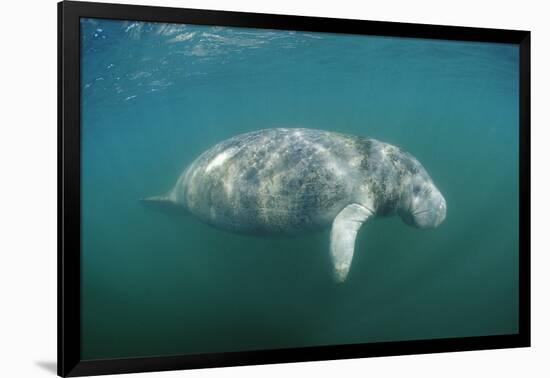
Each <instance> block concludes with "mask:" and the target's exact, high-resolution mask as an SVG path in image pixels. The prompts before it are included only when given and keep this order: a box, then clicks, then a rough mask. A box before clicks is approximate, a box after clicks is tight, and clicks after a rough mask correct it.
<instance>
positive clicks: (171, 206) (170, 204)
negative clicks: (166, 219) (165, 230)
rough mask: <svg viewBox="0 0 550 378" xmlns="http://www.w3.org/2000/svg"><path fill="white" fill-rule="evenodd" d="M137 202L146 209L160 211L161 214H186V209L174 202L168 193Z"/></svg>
mask: <svg viewBox="0 0 550 378" xmlns="http://www.w3.org/2000/svg"><path fill="white" fill-rule="evenodd" d="M139 202H141V203H142V204H143V205H145V206H147V207H148V208H151V209H155V210H161V211H163V212H170V213H174V214H176V213H177V214H186V213H187V209H186V208H185V206H183V205H180V204H179V203H177V202H175V201H174V200H173V199H172V197H171V196H170V193H166V194H161V195H158V196H151V197H146V198H142V199H140V200H139Z"/></svg>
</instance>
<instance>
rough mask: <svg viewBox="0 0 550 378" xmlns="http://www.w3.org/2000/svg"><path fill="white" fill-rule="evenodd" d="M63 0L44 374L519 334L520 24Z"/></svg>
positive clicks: (526, 294) (523, 148)
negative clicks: (51, 293)
mask: <svg viewBox="0 0 550 378" xmlns="http://www.w3.org/2000/svg"><path fill="white" fill-rule="evenodd" d="M58 11H59V13H58V17H59V48H58V51H59V65H58V66H59V72H58V77H59V89H58V93H59V102H58V103H59V217H58V218H59V297H58V303H59V324H58V334H59V340H58V341H59V342H58V353H59V355H58V359H59V363H58V373H59V375H61V376H82V375H96V374H108V373H128V372H142V371H160V370H173V369H193V368H201V367H217V366H233V365H244V364H266V363H277V362H292V361H313V360H325V359H343V358H358V357H369V356H387V355H399V354H414V353H433V352H447V351H460V350H474V349H491V348H511V347H525V346H529V343H530V319H529V318H530V288H529V282H530V281H529V280H530V278H529V275H530V273H529V272H530V270H529V264H530V250H529V230H530V224H529V207H530V202H529V201H530V199H529V191H530V187H529V185H530V184H529V180H530V173H529V172H530V162H529V138H530V136H529V123H530V115H529V112H530V97H529V93H530V87H529V86H530V82H529V80H530V74H529V64H530V63H529V57H530V52H529V49H530V47H529V46H530V45H529V38H530V37H529V32H527V31H513V30H496V29H482V28H464V27H455V26H453V27H451V26H435V25H418V24H403V23H392V22H373V21H359V20H342V19H331V18H314V17H301V16H282V15H267V14H252V13H237V12H225V11H223V12H221V11H210V10H209V11H206V10H194V9H174V8H163V7H146V6H130V5H114V4H100V3H84V2H65V1H64V2H61V3H59V4H58Z"/></svg>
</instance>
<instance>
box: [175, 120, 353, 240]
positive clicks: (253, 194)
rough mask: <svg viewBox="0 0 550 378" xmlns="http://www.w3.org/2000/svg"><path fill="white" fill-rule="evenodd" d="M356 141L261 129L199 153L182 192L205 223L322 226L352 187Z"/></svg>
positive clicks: (266, 229) (269, 229) (262, 229)
mask: <svg viewBox="0 0 550 378" xmlns="http://www.w3.org/2000/svg"><path fill="white" fill-rule="evenodd" d="M355 155H356V153H355V150H354V146H353V143H350V140H349V139H347V138H346V137H345V136H341V135H340V134H335V133H329V132H325V131H318V130H311V129H266V130H259V131H254V132H251V133H247V134H243V135H239V136H236V137H234V138H231V139H228V140H226V141H224V142H221V143H219V144H218V145H216V146H214V147H212V148H211V149H209V150H208V151H206V152H205V153H203V154H202V155H201V156H199V158H197V160H195V162H194V163H193V164H192V165H191V166H190V167H189V168H188V170H187V171H186V173H185V174H184V176H183V177H182V179H181V185H179V186H180V193H179V194H180V195H181V196H183V198H182V200H184V201H185V203H186V206H187V207H188V209H189V210H190V211H191V212H192V213H194V214H195V215H196V216H198V217H199V218H201V219H202V220H203V221H205V222H207V223H209V224H212V225H214V226H216V227H220V228H224V229H228V230H231V231H237V232H244V233H253V234H278V233H282V234H292V233H297V232H301V231H304V230H307V229H316V228H321V227H324V226H327V225H329V224H330V222H332V219H333V218H334V216H335V215H336V214H337V213H338V211H339V210H340V209H342V207H343V206H345V205H346V204H347V201H349V196H350V193H351V192H352V190H353V186H354V185H353V175H354V172H350V164H349V163H350V159H353V158H356V156H355Z"/></svg>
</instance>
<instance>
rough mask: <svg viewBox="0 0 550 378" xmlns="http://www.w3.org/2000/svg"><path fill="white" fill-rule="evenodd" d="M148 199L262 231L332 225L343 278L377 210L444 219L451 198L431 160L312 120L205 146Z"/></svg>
mask: <svg viewBox="0 0 550 378" xmlns="http://www.w3.org/2000/svg"><path fill="white" fill-rule="evenodd" d="M145 201H148V202H158V203H163V204H165V205H166V204H170V205H174V206H177V207H180V208H181V210H182V211H189V212H190V213H192V214H194V215H195V216H197V217H198V218H199V219H200V220H202V221H203V222H205V223H208V224H210V225H212V226H214V227H217V228H220V229H224V230H228V231H232V232H238V233H246V234H253V235H294V234H301V233H304V232H307V231H313V230H319V229H324V228H328V227H329V226H331V224H332V231H331V256H332V260H333V264H334V273H335V279H336V280H337V281H340V282H341V281H344V280H345V279H346V276H347V274H348V270H349V268H350V265H351V259H352V257H353V251H354V243H355V236H356V233H357V230H358V229H359V227H360V226H361V224H362V223H363V222H365V221H366V220H367V219H368V218H370V217H373V216H388V215H393V214H398V215H400V216H401V218H402V219H403V221H404V222H405V223H407V224H409V225H412V226H415V227H418V228H433V227H437V226H438V225H439V224H440V223H441V222H442V221H443V220H444V219H445V215H446V202H445V199H444V198H443V196H442V195H441V193H440V192H439V190H438V189H437V188H436V187H435V185H434V183H433V182H432V180H431V178H430V176H429V175H428V173H427V172H426V170H425V169H424V168H423V167H422V165H421V164H420V163H419V162H418V161H417V160H416V159H415V158H414V157H413V156H412V155H410V154H409V153H407V152H405V151H403V150H401V149H399V148H398V147H395V146H392V145H390V144H386V143H382V142H379V141H377V140H375V139H368V138H363V137H358V136H353V135H345V134H340V133H334V132H328V131H321V130H312V129H265V130H258V131H253V132H250V133H246V134H242V135H238V136H235V137H233V138H230V139H228V140H225V141H223V142H221V143H219V144H217V145H215V146H214V147H212V148H210V149H209V150H207V151H206V152H204V153H203V154H202V155H200V156H199V157H198V158H197V159H196V160H195V161H194V162H193V163H192V164H191V165H190V166H189V167H188V168H187V169H186V170H185V171H184V173H183V174H182V175H181V177H180V178H179V179H178V181H177V183H176V185H175V186H174V188H173V189H172V190H170V191H169V192H168V193H167V194H165V195H161V196H156V197H150V198H148V199H146V200H145Z"/></svg>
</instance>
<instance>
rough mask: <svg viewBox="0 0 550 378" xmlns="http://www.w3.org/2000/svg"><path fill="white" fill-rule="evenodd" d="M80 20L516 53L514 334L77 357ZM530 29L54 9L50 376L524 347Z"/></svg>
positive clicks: (74, 5) (81, 6)
mask: <svg viewBox="0 0 550 378" xmlns="http://www.w3.org/2000/svg"><path fill="white" fill-rule="evenodd" d="M81 17H90V18H107V19H125V20H136V21H157V22H168V23H193V24H203V25H223V26H240V27H254V28H270V29H282V30H296V31H313V32H333V33H350V34H366V35H382V36H396V37H415V38H431V39H446V40H459V41H484V42H502V43H512V44H517V45H518V46H519V51H520V53H519V59H520V62H519V63H520V65H519V77H518V80H519V89H520V93H519V103H518V107H519V126H520V130H519V133H520V139H519V157H520V161H519V174H520V180H519V186H520V187H519V193H520V198H519V206H520V208H519V210H520V211H519V215H520V225H519V237H520V245H519V249H520V253H519V332H518V333H517V334H511V335H499V336H481V337H465V338H449V339H434V340H415V341H396V342H380V343H369V344H354V345H333V346H316V347H308V348H292V349H278V350H262V351H252V352H230V353H212V354H198V355H184V356H169V357H168V356H166V357H162V356H160V357H146V358H128V359H107V360H81V358H80V341H81V340H80V215H81V214H80V123H79V122H80V67H79V64H80V55H79V48H80V46H79V44H80V38H79V19H80V18H81ZM530 332H531V329H530V32H528V31H516V30H497V29H484V28H466V27H456V26H437V25H420V24H407V23H394V22H379V21H359V20H347V19H333V18H317V17H302V16H286V15H272V14H255V13H241V12H227V11H212V10H196V9H178V8H167V7H154V6H133V5H120V4H106V3H87V2H71V1H63V2H60V3H58V374H59V375H60V376H84V375H99V374H115V373H131V372H147V371H162V370H176V369H195V368H206V367H221V366H237V365H254V364H269V363H281V362H298V361H315V360H335V359H347V358H360V357H371V356H389V355H405V354H419V353H436V352H451V351H465V350H481V349H497V348H514V347H528V346H530Z"/></svg>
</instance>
